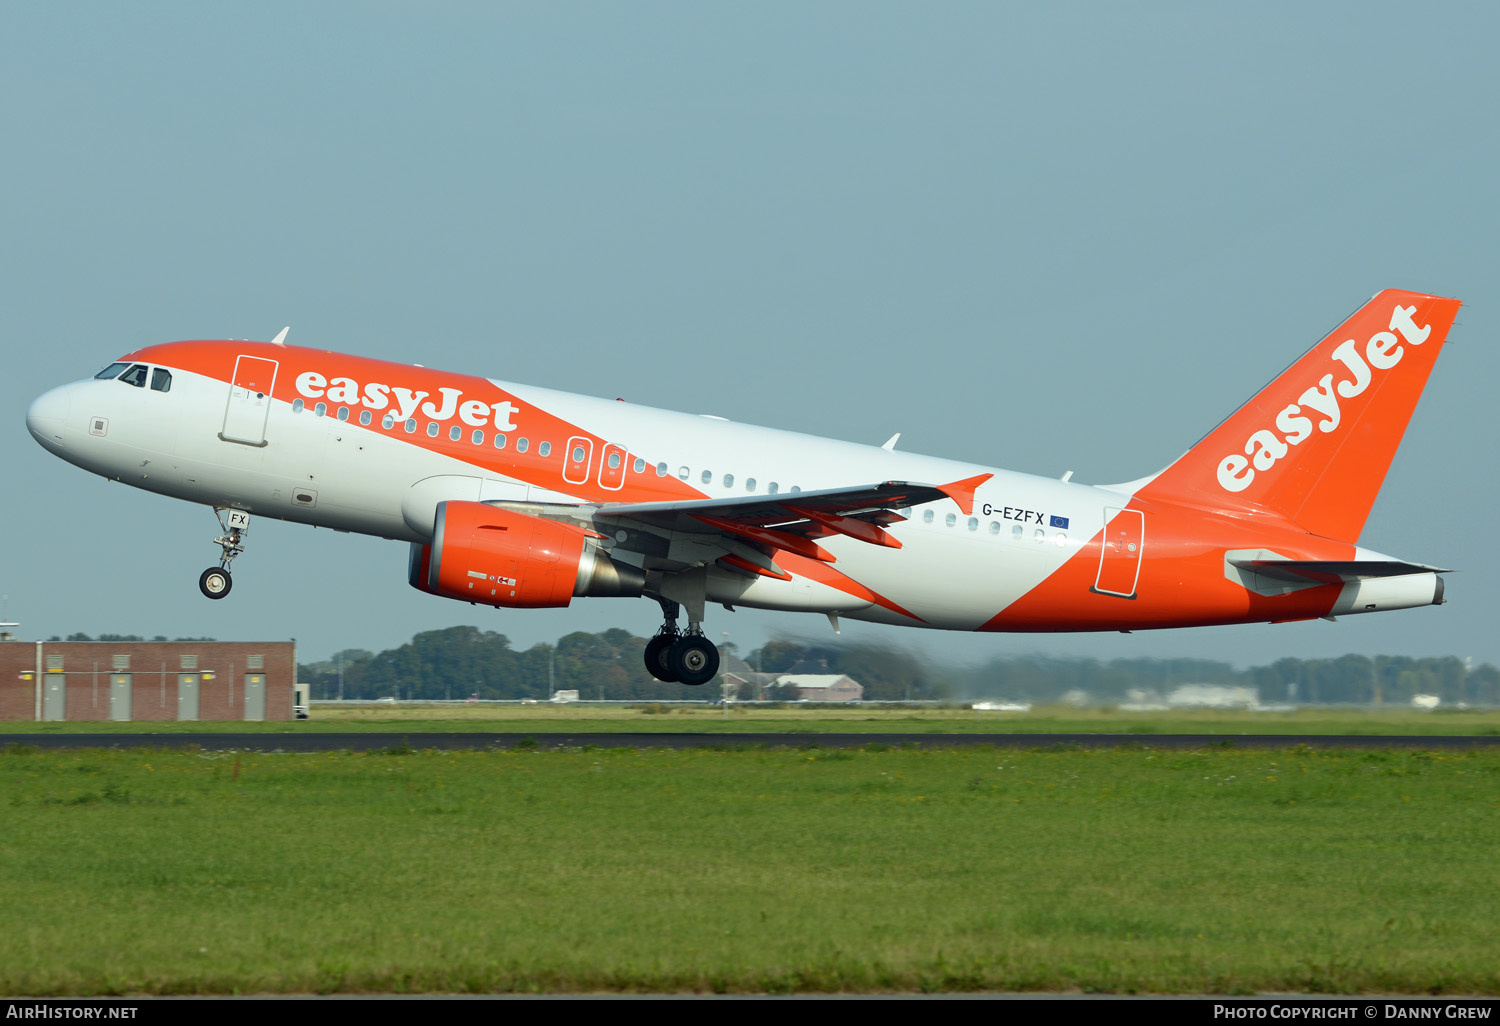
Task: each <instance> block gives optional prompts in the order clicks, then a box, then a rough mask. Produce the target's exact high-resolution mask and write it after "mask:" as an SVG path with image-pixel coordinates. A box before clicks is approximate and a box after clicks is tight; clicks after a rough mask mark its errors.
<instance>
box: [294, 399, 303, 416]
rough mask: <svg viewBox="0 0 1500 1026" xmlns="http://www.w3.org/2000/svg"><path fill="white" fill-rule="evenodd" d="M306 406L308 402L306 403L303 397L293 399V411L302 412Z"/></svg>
mask: <svg viewBox="0 0 1500 1026" xmlns="http://www.w3.org/2000/svg"><path fill="white" fill-rule="evenodd" d="M306 406H307V404H306V403H304V402H303V401H302V400H301V399H293V400H292V412H293V413H301V412H302V411H303V409H305V408H306Z"/></svg>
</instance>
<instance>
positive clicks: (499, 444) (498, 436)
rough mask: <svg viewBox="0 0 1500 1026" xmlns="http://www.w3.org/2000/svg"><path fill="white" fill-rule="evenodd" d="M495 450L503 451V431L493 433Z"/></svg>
mask: <svg viewBox="0 0 1500 1026" xmlns="http://www.w3.org/2000/svg"><path fill="white" fill-rule="evenodd" d="M495 448H496V449H504V448H505V432H504V431H496V432H495Z"/></svg>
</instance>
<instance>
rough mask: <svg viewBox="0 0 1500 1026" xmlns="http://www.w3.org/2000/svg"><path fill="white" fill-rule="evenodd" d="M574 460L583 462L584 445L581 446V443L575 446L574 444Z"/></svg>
mask: <svg viewBox="0 0 1500 1026" xmlns="http://www.w3.org/2000/svg"><path fill="white" fill-rule="evenodd" d="M573 462H574V463H582V462H583V446H581V445H575V446H573Z"/></svg>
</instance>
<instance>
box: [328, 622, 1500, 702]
mask: <svg viewBox="0 0 1500 1026" xmlns="http://www.w3.org/2000/svg"><path fill="white" fill-rule="evenodd" d="M645 642H646V639H644V638H639V637H635V636H633V635H632V634H631V633H630V632H628V631H625V630H621V629H619V628H614V629H611V630H607V631H603V632H601V633H597V634H590V633H586V632H583V631H578V632H575V633H572V634H568V635H566V636H564V637H562V638H559V639H558V641H557V643H556V644H555V645H548V644H537V645H533V646H531V647H530V648H528V649H525V650H524V651H522V650H517V649H515V648H512V647H511V644H510V640H509V639H508V638H506V636H505V635H503V634H499V633H496V632H494V631H483V630H480V629H479V628H478V627H469V626H464V627H449V628H446V629H444V630H436V631H424V632H422V633H420V634H418V635H416V636H415V637H413V638H412V639H411V641H409V642H407V643H406V644H404V645H401V646H400V647H399V648H393V649H387V650H386V651H383V652H378V653H376V652H369V651H366V650H362V649H346V650H345V651H342V652H339V653H337V654H336V655H335V656H334V657H333V658H331V659H327V660H323V661H319V662H309V663H303V664H301V665H300V666H299V668H298V671H299V679H300V680H301V681H303V682H305V683H308V684H311V685H312V697H314V698H318V699H322V698H339V697H343V698H351V699H366V700H370V699H376V698H386V697H391V698H401V699H419V700H437V699H447V700H455V699H465V698H469V697H471V696H475V697H478V698H481V699H527V698H530V699H536V700H539V701H540V700H545V699H547V698H548V697H550V696H551V695H552V694H553V693H554V692H556V691H561V690H571V691H577V692H578V693H579V697H580V698H583V699H587V700H612V701H664V700H671V699H681V698H684V697H717V695H718V694H719V681H715V682H713V683H711V684H709V685H707V686H705V687H703V688H685V687H683V686H682V685H679V684H664V683H662V682H661V681H658V680H655V679H654V678H652V677H651V676H650V675H649V674H648V673H647V672H646V669H645V666H644V665H643V664H642V661H641V650H642V648H643V647H644V645H645ZM733 654H735V647H734V646H733V645H729V646H728V647H727V648H726V656H728V655H733ZM727 661H728V660H727V659H726V662H727ZM744 662H745V664H746V665H748V668H749V669H750V670H752V671H760V672H762V673H766V674H780V673H787V672H789V671H791V670H793V669H794V668H795V669H797V670H798V672H817V673H832V674H845V675H848V676H849V677H851V678H853V679H854V680H856V681H858V682H859V683H860V684H861V685H863V686H864V689H865V698H866V699H870V700H884V701H903V700H907V701H917V700H932V699H950V700H955V701H960V700H969V699H980V698H1011V699H1016V700H1022V701H1030V702H1037V703H1044V702H1053V701H1057V700H1059V699H1061V698H1063V697H1064V696H1065V695H1068V694H1069V693H1070V692H1072V693H1080V694H1082V695H1086V696H1087V697H1088V699H1089V700H1091V701H1094V702H1098V703H1117V702H1122V701H1126V700H1127V699H1128V698H1129V697H1130V696H1131V693H1132V692H1135V693H1141V692H1147V693H1150V692H1155V693H1156V694H1160V695H1165V694H1167V693H1168V692H1170V691H1171V689H1172V688H1174V687H1177V686H1178V685H1181V684H1225V685H1232V686H1239V687H1254V688H1256V689H1258V690H1259V693H1260V700H1261V701H1262V702H1264V703H1278V702H1292V703H1302V704H1338V703H1356V704H1369V703H1375V702H1384V703H1387V704H1392V703H1400V704H1405V703H1409V702H1410V701H1411V698H1412V696H1414V695H1419V694H1423V695H1436V696H1438V697H1439V698H1441V699H1442V701H1443V703H1444V704H1459V703H1468V704H1470V705H1500V670H1496V668H1495V667H1494V666H1491V665H1490V664H1488V663H1485V664H1483V665H1480V666H1477V667H1473V666H1469V665H1467V664H1466V663H1465V661H1463V660H1460V659H1457V658H1455V657H1453V656H1444V657H1424V658H1413V657H1409V656H1385V655H1377V656H1373V657H1371V656H1364V655H1353V654H1351V655H1344V656H1339V657H1338V658H1335V659H1294V658H1286V659H1278V660H1276V661H1275V662H1274V663H1271V664H1269V665H1267V666H1257V667H1252V668H1250V669H1246V670H1236V669H1235V668H1234V667H1232V666H1231V665H1230V664H1228V663H1222V662H1216V661H1213V660H1205V659H1150V658H1135V659H1111V660H1107V661H1106V660H1097V659H1086V658H1076V659H1074V658H1058V657H1042V656H1015V657H1005V658H996V659H992V660H989V661H988V662H986V663H983V664H980V665H977V666H946V667H945V666H942V665H937V664H934V663H933V662H932V661H931V660H930V659H928V658H926V657H925V656H922V655H919V654H914V653H911V652H908V651H905V650H903V649H899V648H894V647H889V646H884V645H876V644H869V643H863V644H860V643H853V644H850V643H838V644H825V643H814V642H806V641H795V640H787V639H779V640H775V641H771V642H768V643H767V644H765V645H764V646H762V647H761V648H759V649H756V650H754V651H752V652H750V653H749V655H747V656H746V657H745V660H744ZM761 693H764V692H763V689H762V688H760V687H746V688H743V689H741V691H740V693H739V694H738V695H737V697H740V698H754V697H760V694H761ZM770 697H781V696H780V695H776V694H772V695H771V696H770Z"/></svg>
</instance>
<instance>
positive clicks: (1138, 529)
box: [1092, 508, 1146, 598]
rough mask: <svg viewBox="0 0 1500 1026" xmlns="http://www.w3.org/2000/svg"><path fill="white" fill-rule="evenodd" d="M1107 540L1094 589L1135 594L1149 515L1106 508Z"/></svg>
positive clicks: (1105, 593) (1100, 555)
mask: <svg viewBox="0 0 1500 1026" xmlns="http://www.w3.org/2000/svg"><path fill="white" fill-rule="evenodd" d="M1104 519H1105V520H1106V521H1107V523H1106V524H1105V525H1104V544H1103V545H1102V546H1100V550H1099V576H1098V577H1096V578H1095V579H1094V587H1093V589H1092V590H1093V591H1096V592H1099V593H1100V594H1103V595H1118V596H1120V597H1121V598H1135V586H1136V582H1137V581H1138V580H1139V579H1140V576H1141V550H1142V548H1144V547H1145V542H1146V515H1145V514H1144V513H1142V512H1141V511H1140V510H1138V509H1109V508H1107V509H1105V511H1104Z"/></svg>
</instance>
